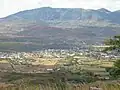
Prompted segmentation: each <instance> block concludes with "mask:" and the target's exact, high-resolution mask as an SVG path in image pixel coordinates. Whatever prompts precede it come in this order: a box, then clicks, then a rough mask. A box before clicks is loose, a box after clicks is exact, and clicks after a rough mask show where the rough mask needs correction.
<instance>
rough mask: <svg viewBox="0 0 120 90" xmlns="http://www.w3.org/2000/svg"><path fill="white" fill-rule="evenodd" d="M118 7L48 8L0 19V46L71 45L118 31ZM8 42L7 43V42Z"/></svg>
mask: <svg viewBox="0 0 120 90" xmlns="http://www.w3.org/2000/svg"><path fill="white" fill-rule="evenodd" d="M119 17H120V11H115V12H111V11H109V10H107V9H104V8H101V9H98V10H92V9H82V8H50V7H43V8H38V9H32V10H26V11H21V12H18V13H16V14H13V15H10V16H8V17H5V18H1V19H0V42H1V44H0V50H15V51H34V50H40V49H73V48H81V47H82V46H85V45H91V44H98V43H99V44H101V43H102V42H103V40H104V39H106V38H109V37H112V36H114V35H117V34H120V19H119ZM6 42H7V43H6Z"/></svg>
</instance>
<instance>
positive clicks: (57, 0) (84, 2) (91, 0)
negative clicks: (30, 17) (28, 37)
mask: <svg viewBox="0 0 120 90" xmlns="http://www.w3.org/2000/svg"><path fill="white" fill-rule="evenodd" d="M40 7H53V8H84V9H99V8H106V9H108V10H111V11H115V10H120V0H0V18H1V17H5V16H8V15H10V14H14V13H16V12H19V11H23V10H28V9H34V8H40Z"/></svg>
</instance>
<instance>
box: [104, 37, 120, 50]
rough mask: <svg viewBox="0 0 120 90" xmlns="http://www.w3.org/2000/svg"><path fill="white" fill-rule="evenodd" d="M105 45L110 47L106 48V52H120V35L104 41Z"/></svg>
mask: <svg viewBox="0 0 120 90" xmlns="http://www.w3.org/2000/svg"><path fill="white" fill-rule="evenodd" d="M104 44H105V45H109V47H106V48H105V49H104V51H112V50H116V51H117V52H120V35H118V36H114V37H113V38H110V39H106V40H105V41H104Z"/></svg>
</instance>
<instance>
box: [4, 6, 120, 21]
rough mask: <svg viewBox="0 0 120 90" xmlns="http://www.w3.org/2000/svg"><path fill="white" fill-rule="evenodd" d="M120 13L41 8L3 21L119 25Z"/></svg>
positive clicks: (101, 10) (20, 13)
mask: <svg viewBox="0 0 120 90" xmlns="http://www.w3.org/2000/svg"><path fill="white" fill-rule="evenodd" d="M119 16H120V11H115V12H111V11H109V10H107V9H104V8H101V9H98V10H92V9H82V8H51V7H43V8H37V9H32V10H26V11H21V12H18V13H16V14H13V15H10V16H8V17H5V18H4V20H16V19H18V20H23V19H25V20H33V21H39V20H44V21H49V20H96V21H98V20H105V21H111V22H114V23H120V19H119Z"/></svg>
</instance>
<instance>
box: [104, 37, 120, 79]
mask: <svg viewBox="0 0 120 90" xmlns="http://www.w3.org/2000/svg"><path fill="white" fill-rule="evenodd" d="M104 43H105V44H106V45H109V47H106V48H105V49H104V51H113V50H115V51H116V52H117V53H120V35H118V36H114V37H113V38H110V39H107V40H105V42H104ZM109 72H110V74H111V75H112V76H114V77H116V76H117V77H118V76H120V59H118V60H116V61H115V62H114V67H113V68H112V69H110V70H109Z"/></svg>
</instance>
